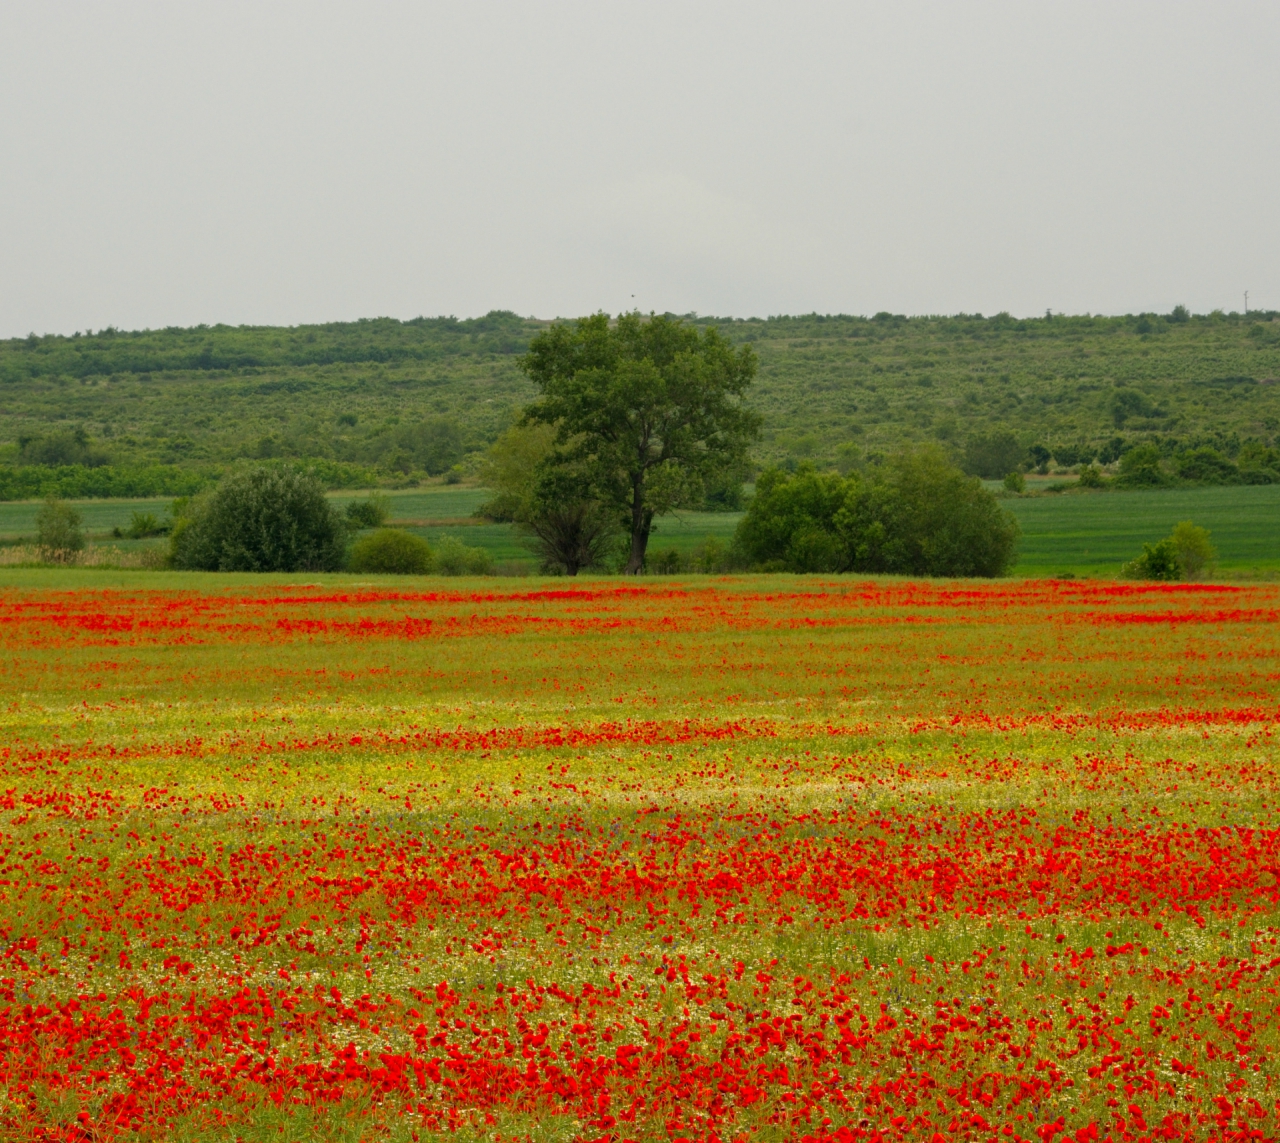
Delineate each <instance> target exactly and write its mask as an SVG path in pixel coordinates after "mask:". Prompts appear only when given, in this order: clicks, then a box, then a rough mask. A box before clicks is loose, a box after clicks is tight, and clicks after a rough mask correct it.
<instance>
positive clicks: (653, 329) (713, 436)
mask: <svg viewBox="0 0 1280 1143" xmlns="http://www.w3.org/2000/svg"><path fill="white" fill-rule="evenodd" d="M522 364H523V367H524V370H525V373H526V374H527V375H528V377H529V379H530V380H531V381H532V382H533V383H534V385H535V386H536V387H537V390H538V393H539V394H540V397H539V399H538V400H537V401H535V402H534V403H533V404H532V405H530V406H529V408H528V409H527V410H526V411H525V419H526V420H527V421H530V422H540V423H543V424H548V425H554V426H555V427H556V430H557V438H556V439H557V444H558V446H559V454H560V456H561V457H562V459H563V460H565V461H566V462H569V463H571V464H573V465H575V466H577V467H579V468H580V469H582V470H583V471H585V472H588V473H589V481H590V484H591V486H592V488H593V491H594V492H595V494H596V495H597V496H599V497H600V498H601V499H602V501H603V502H604V503H605V504H607V505H609V506H611V507H612V508H613V509H615V510H616V511H617V513H618V514H619V515H620V517H621V518H622V520H623V526H624V528H625V530H626V532H627V533H628V535H629V536H630V551H629V554H628V557H627V564H626V570H627V572H628V573H629V574H637V573H639V572H640V570H641V569H642V568H643V567H644V559H645V550H646V548H647V546H648V543H649V532H650V529H651V528H652V525H653V518H654V516H656V515H660V514H661V513H663V512H666V511H668V510H670V509H672V508H677V507H681V506H694V505H697V504H700V503H701V502H702V500H703V497H704V494H705V486H706V482H707V481H708V480H713V479H715V478H716V477H717V476H719V475H720V474H721V473H723V472H725V471H726V470H727V469H731V468H733V467H735V466H737V465H740V464H741V463H742V461H743V460H744V458H745V456H746V450H747V447H748V445H749V444H750V442H751V441H752V440H754V439H755V437H756V436H757V435H758V434H759V418H758V417H757V416H756V415H755V414H754V413H753V412H751V411H750V410H748V409H747V408H746V407H745V406H744V405H743V403H742V398H743V396H744V394H745V393H746V390H747V388H748V386H749V385H750V384H751V380H752V378H753V377H754V376H755V370H756V358H755V354H754V352H753V351H752V349H751V347H750V346H743V347H742V348H741V349H738V350H735V349H734V348H733V346H732V345H731V344H730V343H729V342H728V341H726V340H725V339H724V338H723V337H721V336H720V333H719V332H718V331H717V330H716V329H714V328H711V329H707V330H705V331H702V332H699V330H698V329H697V327H696V326H693V325H690V324H687V323H685V322H682V321H680V320H678V319H673V318H668V317H650V318H648V319H645V318H643V317H642V316H641V315H640V314H638V313H631V314H623V315H622V316H620V317H619V318H618V320H617V322H616V323H611V322H610V320H609V317H608V315H607V314H603V313H601V314H596V315H595V316H594V317H588V318H581V319H580V320H579V321H578V322H577V323H576V324H575V325H574V326H572V327H571V326H568V325H553V326H552V327H551V328H550V329H548V330H547V331H546V332H544V333H542V334H539V335H538V336H537V337H536V338H534V340H533V343H532V344H531V345H530V347H529V352H528V354H526V355H525V357H524V359H523V362H522Z"/></svg>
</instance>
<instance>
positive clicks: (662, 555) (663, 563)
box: [648, 548, 684, 575]
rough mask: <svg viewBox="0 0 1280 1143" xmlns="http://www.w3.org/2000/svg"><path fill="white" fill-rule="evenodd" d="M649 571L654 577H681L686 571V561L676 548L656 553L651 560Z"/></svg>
mask: <svg viewBox="0 0 1280 1143" xmlns="http://www.w3.org/2000/svg"><path fill="white" fill-rule="evenodd" d="M648 564H649V571H650V572H652V573H653V574H654V575H679V574H680V573H681V572H682V571H684V560H683V558H682V557H681V555H680V553H679V552H678V551H676V549H675V548H668V549H667V550H666V551H665V552H656V553H655V554H654V555H653V556H651V557H650V558H649V561H648Z"/></svg>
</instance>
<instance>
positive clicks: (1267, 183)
mask: <svg viewBox="0 0 1280 1143" xmlns="http://www.w3.org/2000/svg"><path fill="white" fill-rule="evenodd" d="M0 227H2V233H0V336H14V335H21V334H26V333H27V332H28V331H31V330H34V331H36V332H38V333H43V332H61V333H70V332H72V331H74V330H77V329H86V328H92V329H98V328H101V327H103V326H106V325H115V326H117V327H119V328H127V329H132V328H141V327H156V326H164V325H190V324H195V323H199V322H209V323H213V322H219V321H222V322H230V323H240V322H246V323H253V324H269V323H270V324H274V323H287V324H294V323H299V322H311V321H327V320H335V319H349V318H358V317H371V316H376V315H391V316H394V317H401V318H408V317H414V316H417V315H419V314H428V315H435V314H455V315H457V316H459V317H465V316H473V315H477V314H482V313H485V312H486V311H488V310H490V309H512V310H516V311H518V312H519V313H521V314H526V315H528V314H532V315H536V316H539V317H551V316H557V315H559V316H571V315H577V314H581V313H587V312H592V311H595V310H599V309H605V310H609V311H610V312H617V311H619V310H621V309H629V308H632V307H638V308H640V309H642V310H645V311H648V310H658V311H663V310H672V311H676V312H681V313H683V312H688V311H691V310H692V311H697V312H699V313H704V314H719V315H736V316H742V317H747V316H753V315H757V316H764V315H767V314H777V313H801V312H809V311H813V310H817V311H820V312H845V313H866V314H870V313H874V312H876V311H879V310H890V311H893V312H902V313H912V314H917V313H955V312H959V311H965V312H973V311H981V312H984V313H994V312H997V311H1000V310H1009V311H1011V312H1013V313H1015V314H1020V315H1021V314H1038V313H1043V312H1044V311H1045V309H1046V308H1051V309H1053V310H1055V311H1065V312H1083V311H1090V312H1094V313H1099V312H1101V313H1123V312H1136V311H1140V310H1157V311H1167V310H1169V309H1170V308H1171V307H1172V306H1174V305H1175V304H1177V303H1179V302H1182V303H1185V304H1187V305H1189V306H1190V307H1191V308H1192V309H1193V310H1196V311H1207V310H1210V309H1214V308H1219V307H1220V308H1223V309H1227V310H1232V309H1236V310H1238V309H1242V308H1243V306H1244V297H1243V293H1244V291H1245V290H1249V291H1250V296H1249V302H1250V306H1251V307H1253V306H1257V307H1266V308H1277V309H1280V4H1276V3H1274V2H1272V3H1258V4H1244V3H1226V2H1223V0H1217V2H1215V3H1200V4H1192V3H1173V2H1170V0H1162V2H1159V3H1121V2H1118V0H1108V2H1106V3H1097V4H1091V3H1033V2H1029V0H1022V2H1019V3H986V4H978V3H971V4H962V3H955V2H950V3H945V4H910V3H900V2H893V3H884V2H879V3H874V4H855V3H842V4H805V3H798V2H796V0H791V2H788V3H753V2H749V0H737V2H736V3H725V4H709V3H695V2H690V0H683V2H680V3H659V2H657V0H647V2H645V3H629V4H622V3H603V2H597V3H590V4H578V3H569V2H566V0H558V2H557V3H553V4H551V3H546V4H539V3H521V4H515V3H509V4H502V3H482V2H480V0H467V2H465V3H457V4H452V3H415V4H401V3H377V2H373V0H365V2H363V3H359V4H355V3H352V4H337V3H324V2H320V0H309V2H307V3H299V4H285V3H276V4H272V3H263V2H262V0H256V2H254V3H245V4H241V3H233V2H230V0H217V3H208V4H202V3H195V2H185V3H172V2H169V3H157V4H143V3H126V2H123V0H122V2H119V3H104V2H94V3H83V4H77V3H60V2H58V0H31V2H29V3H12V2H2V3H0Z"/></svg>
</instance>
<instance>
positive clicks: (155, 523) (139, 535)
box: [124, 512, 169, 540]
mask: <svg viewBox="0 0 1280 1143" xmlns="http://www.w3.org/2000/svg"><path fill="white" fill-rule="evenodd" d="M168 531H169V525H168V524H166V523H164V522H163V521H161V520H159V519H157V518H156V516H155V515H154V514H153V513H151V512H134V513H133V514H132V515H131V516H130V517H129V526H128V527H127V528H126V529H125V530H124V534H125V535H126V536H128V537H129V539H131V540H145V539H147V537H149V536H163V535H164V534H165V533H166V532H168Z"/></svg>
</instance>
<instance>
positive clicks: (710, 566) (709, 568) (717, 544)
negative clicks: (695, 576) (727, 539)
mask: <svg viewBox="0 0 1280 1143" xmlns="http://www.w3.org/2000/svg"><path fill="white" fill-rule="evenodd" d="M690 563H691V566H692V568H693V570H694V571H697V572H702V573H703V574H704V575H715V574H716V573H717V572H722V571H727V570H728V568H729V564H730V559H729V549H728V547H727V546H726V545H725V543H724V542H723V541H722V540H718V539H716V538H715V536H709V537H708V538H707V539H706V540H704V541H703V542H702V543H701V544H699V545H698V547H696V548H695V549H694V550H693V558H692V560H691V561H690Z"/></svg>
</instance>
